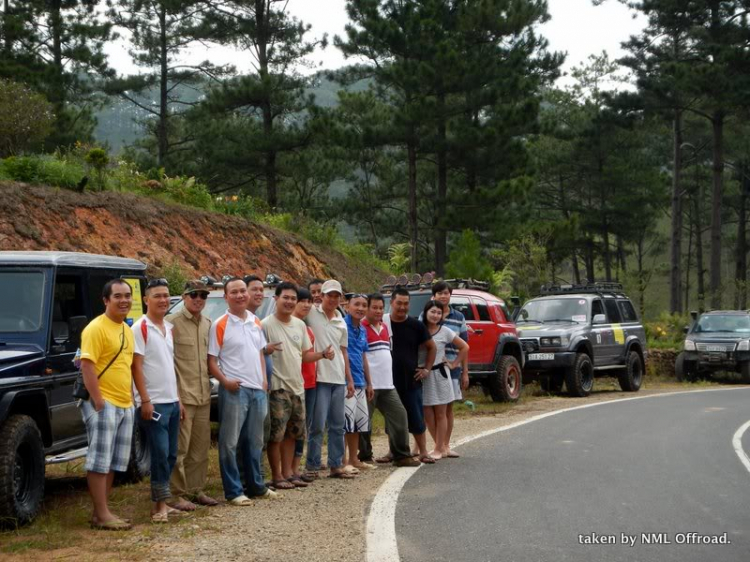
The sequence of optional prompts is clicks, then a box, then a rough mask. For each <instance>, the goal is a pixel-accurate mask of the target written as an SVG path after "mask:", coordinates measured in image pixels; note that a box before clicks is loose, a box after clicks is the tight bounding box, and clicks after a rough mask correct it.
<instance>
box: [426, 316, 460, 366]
mask: <svg viewBox="0 0 750 562" xmlns="http://www.w3.org/2000/svg"><path fill="white" fill-rule="evenodd" d="M455 337H456V333H455V332H454V331H453V330H451V329H450V328H448V327H447V326H445V325H442V326H440V330H438V332H437V333H436V334H433V336H432V341H434V342H435V347H437V352H436V353H435V363H434V365H439V364H440V363H444V362H445V361H446V359H447V353H446V348H447V347H448V345H449V344H450V343H451V342H452V341H453V339H454V338H455ZM426 359H427V350H426V349H425V348H423V347H420V348H419V366H420V367H424V362H425V360H426ZM451 361H452V359H451Z"/></svg>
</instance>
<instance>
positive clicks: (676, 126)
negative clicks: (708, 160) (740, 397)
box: [669, 111, 698, 314]
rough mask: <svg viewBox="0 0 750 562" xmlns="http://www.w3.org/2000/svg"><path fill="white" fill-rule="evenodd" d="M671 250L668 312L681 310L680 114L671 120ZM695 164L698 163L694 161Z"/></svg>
mask: <svg viewBox="0 0 750 562" xmlns="http://www.w3.org/2000/svg"><path fill="white" fill-rule="evenodd" d="M672 145H673V146H672V154H673V156H672V158H673V166H674V169H673V170H672V251H671V255H670V261H671V264H670V265H671V269H670V277H669V312H671V313H672V314H675V313H681V312H682V185H681V183H682V182H681V181H680V179H681V175H682V148H681V147H682V114H681V112H680V111H675V115H674V120H673V122H672ZM695 164H696V166H697V165H698V163H697V162H696V163H695Z"/></svg>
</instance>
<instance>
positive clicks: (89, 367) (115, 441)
mask: <svg viewBox="0 0 750 562" xmlns="http://www.w3.org/2000/svg"><path fill="white" fill-rule="evenodd" d="M102 298H103V299H104V306H105V311H104V314H102V315H101V316H98V317H96V318H94V320H92V321H91V322H90V323H89V325H88V326H86V329H85V330H84V331H83V334H82V336H81V371H82V372H83V381H84V383H85V385H86V389H87V390H88V391H89V394H90V396H91V398H90V399H89V400H88V401H86V402H84V403H83V405H82V414H83V421H84V423H85V424H86V433H87V434H88V440H89V449H88V453H87V455H86V479H87V481H88V486H89V494H91V501H92V503H93V505H94V515H93V517H92V519H91V526H92V527H93V528H95V529H106V530H125V529H130V527H131V525H130V524H129V523H128V522H126V521H123V520H122V519H120V518H119V517H117V516H116V515H114V514H113V513H112V512H111V511H110V510H109V505H108V503H107V498H108V496H109V492H110V490H111V489H112V482H113V480H114V475H115V471H124V470H125V469H127V467H128V461H129V459H130V442H131V439H132V436H133V391H132V387H133V376H132V374H131V365H132V363H133V350H134V347H135V345H134V341H133V332H132V331H131V330H130V326H128V325H127V324H126V323H125V318H126V317H127V315H128V313H129V312H130V308H131V306H132V304H133V294H132V290H131V288H130V285H128V284H127V283H126V282H125V281H122V280H121V279H113V280H112V281H109V282H107V284H106V285H104V289H103V291H102Z"/></svg>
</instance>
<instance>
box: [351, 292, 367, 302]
mask: <svg viewBox="0 0 750 562" xmlns="http://www.w3.org/2000/svg"><path fill="white" fill-rule="evenodd" d="M353 299H367V295H365V294H363V293H354V294H353V295H351V296H350V297H349V300H353Z"/></svg>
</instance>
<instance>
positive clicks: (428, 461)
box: [419, 455, 437, 464]
mask: <svg viewBox="0 0 750 562" xmlns="http://www.w3.org/2000/svg"><path fill="white" fill-rule="evenodd" d="M419 461H420V462H422V463H424V464H435V463H436V462H437V461H436V460H435V459H433V458H432V457H431V456H430V455H424V456H423V457H419Z"/></svg>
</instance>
